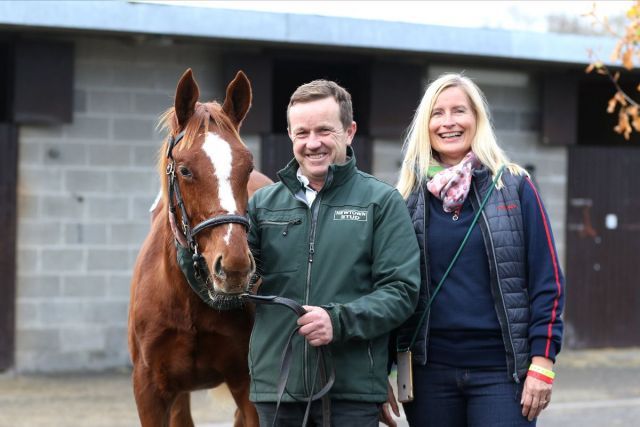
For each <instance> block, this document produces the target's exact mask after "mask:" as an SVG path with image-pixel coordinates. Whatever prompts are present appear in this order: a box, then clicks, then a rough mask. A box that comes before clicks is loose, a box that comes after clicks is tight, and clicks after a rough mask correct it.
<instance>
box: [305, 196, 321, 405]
mask: <svg viewBox="0 0 640 427" xmlns="http://www.w3.org/2000/svg"><path fill="white" fill-rule="evenodd" d="M321 198H322V196H321V194H318V195H317V196H316V199H315V200H314V201H313V203H312V204H311V206H310V207H309V215H310V216H311V228H310V230H309V258H308V259H307V283H306V286H305V289H304V304H305V305H308V304H309V291H310V289H311V265H312V264H313V254H314V253H315V241H316V225H317V224H318V212H319V211H320V199H321ZM308 356H309V343H308V342H307V341H306V340H305V341H304V358H303V371H304V376H303V384H304V389H305V393H307V394H308V393H309V390H310V384H309V371H308V366H307V358H308Z"/></svg>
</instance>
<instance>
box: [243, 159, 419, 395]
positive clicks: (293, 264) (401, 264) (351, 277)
mask: <svg viewBox="0 0 640 427" xmlns="http://www.w3.org/2000/svg"><path fill="white" fill-rule="evenodd" d="M349 155H350V156H351V157H350V159H349V160H348V161H347V162H346V163H345V164H342V165H331V166H330V167H329V170H328V174H327V179H326V181H325V185H324V187H323V188H322V190H321V191H320V192H319V193H318V195H317V197H316V200H315V201H314V202H313V204H312V205H311V207H309V206H307V204H306V203H305V202H304V201H302V200H300V197H301V196H300V195H301V194H302V191H303V187H302V184H301V183H300V182H299V181H298V179H297V177H296V171H297V169H298V163H297V162H296V161H295V159H294V160H292V161H291V162H290V163H289V164H288V165H287V166H286V167H285V168H284V169H283V170H281V171H280V172H279V173H278V176H279V177H280V179H281V182H278V183H275V184H272V185H270V186H268V187H265V188H263V189H260V190H259V191H258V192H256V193H255V194H254V196H253V197H252V198H251V200H250V201H249V219H250V222H251V229H250V232H249V244H250V246H251V250H252V252H253V254H254V256H255V257H256V263H257V265H258V271H259V273H260V275H261V276H262V285H261V286H260V289H259V294H260V295H278V296H283V297H287V298H291V299H293V300H295V301H297V302H299V303H300V304H303V305H315V306H321V307H323V308H324V309H326V310H327V311H328V313H329V315H330V318H331V322H332V326H333V341H332V342H331V343H330V344H328V345H329V348H330V350H331V353H332V357H331V359H332V360H331V361H330V365H332V366H333V367H334V368H335V373H336V379H335V383H334V385H333V387H332V389H331V391H330V393H329V394H330V397H331V398H332V399H342V400H354V401H361V402H384V401H386V399H387V351H388V347H387V342H388V333H389V331H391V330H392V329H394V328H396V327H398V326H399V325H400V324H401V323H402V322H403V321H404V320H406V319H407V318H408V317H409V316H410V315H411V314H412V313H413V311H414V309H415V306H416V303H417V298H418V290H419V286H420V262H419V249H418V244H417V240H416V235H415V233H414V231H413V226H412V224H411V219H410V218H409V214H408V212H407V208H406V204H405V202H404V200H403V199H402V197H401V196H400V194H399V193H398V192H397V191H396V190H395V189H394V188H393V187H391V186H389V185H388V184H386V183H383V182H381V181H379V180H378V179H376V178H374V177H373V176H371V175H368V174H366V173H363V172H361V171H359V170H357V169H356V167H355V158H354V156H353V151H352V150H351V148H349ZM296 194H298V196H297V197H296ZM295 326H296V317H295V315H294V314H293V313H292V312H291V311H289V310H288V309H286V308H284V307H279V306H272V305H258V306H256V318H255V324H254V327H253V332H252V335H251V342H250V348H249V369H250V373H251V394H250V397H251V400H252V401H254V402H275V401H276V400H277V393H276V389H277V381H278V378H279V375H280V361H281V354H282V352H283V350H284V348H285V345H286V340H287V337H288V336H289V334H290V332H291V331H292V330H293V328H295ZM315 357H316V352H315V349H313V347H311V346H310V345H309V344H307V343H306V341H305V340H304V338H303V337H302V336H299V335H297V336H296V337H295V338H294V340H293V356H292V363H291V372H290V375H289V382H288V385H287V389H286V390H287V392H286V393H285V394H284V396H283V401H295V399H301V398H303V397H305V396H307V395H308V394H309V391H310V388H311V384H310V382H311V381H312V380H313V378H314V370H315ZM318 390H319V386H317V385H316V387H315V392H317V391H318Z"/></svg>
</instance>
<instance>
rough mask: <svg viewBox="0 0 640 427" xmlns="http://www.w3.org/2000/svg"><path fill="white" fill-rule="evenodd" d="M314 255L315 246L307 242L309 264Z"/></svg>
mask: <svg viewBox="0 0 640 427" xmlns="http://www.w3.org/2000/svg"><path fill="white" fill-rule="evenodd" d="M314 253H315V244H314V243H313V242H309V262H313V254H314Z"/></svg>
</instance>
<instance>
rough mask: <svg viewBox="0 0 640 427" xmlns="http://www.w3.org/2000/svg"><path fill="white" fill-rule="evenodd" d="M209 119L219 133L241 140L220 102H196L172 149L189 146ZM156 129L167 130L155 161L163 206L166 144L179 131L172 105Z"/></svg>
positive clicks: (204, 127) (178, 149)
mask: <svg viewBox="0 0 640 427" xmlns="http://www.w3.org/2000/svg"><path fill="white" fill-rule="evenodd" d="M211 120H213V122H214V123H215V125H216V126H217V127H218V129H220V132H221V133H223V134H227V133H231V134H232V135H233V136H234V137H236V138H237V140H238V141H240V142H242V139H241V138H240V134H239V133H238V130H237V129H236V127H235V126H234V125H233V123H232V122H231V120H230V119H229V117H227V115H226V114H225V113H224V112H223V111H222V107H221V106H220V104H218V103H217V102H205V103H201V102H196V106H195V109H194V112H193V115H192V116H191V118H190V119H189V121H188V122H187V125H186V126H185V128H184V131H185V135H184V138H183V139H182V141H180V143H179V144H178V145H176V146H175V147H174V148H173V151H180V150H182V149H185V148H186V149H188V148H190V147H191V145H192V144H193V141H195V140H196V137H197V136H198V135H199V133H201V132H202V133H204V132H207V131H208V129H209V123H210V121H211ZM158 129H161V130H165V131H166V132H167V136H166V138H165V139H164V141H163V143H162V147H161V148H160V151H159V152H158V162H157V165H158V166H157V167H158V173H159V175H160V182H161V184H162V200H164V201H165V206H167V204H166V202H167V200H166V199H167V180H166V177H165V171H166V169H167V163H168V159H167V145H168V143H169V138H170V137H172V136H176V135H178V133H180V131H181V129H180V125H179V124H178V118H177V117H176V112H175V108H174V107H171V108H169V109H168V110H167V111H165V112H164V113H162V115H161V116H160V119H159V120H158Z"/></svg>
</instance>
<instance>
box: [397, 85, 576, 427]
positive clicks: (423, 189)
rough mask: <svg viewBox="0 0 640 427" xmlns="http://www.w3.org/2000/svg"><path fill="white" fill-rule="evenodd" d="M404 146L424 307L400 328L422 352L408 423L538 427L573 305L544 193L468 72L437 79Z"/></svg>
mask: <svg viewBox="0 0 640 427" xmlns="http://www.w3.org/2000/svg"><path fill="white" fill-rule="evenodd" d="M404 150H405V158H404V161H403V164H402V169H401V171H400V180H399V182H398V190H399V191H400V193H401V194H402V195H403V197H404V198H405V199H406V200H407V205H408V207H409V210H410V213H411V216H412V219H413V222H414V228H415V231H416V234H417V238H418V242H419V244H420V249H421V251H422V258H421V259H422V266H421V267H422V287H421V291H420V292H421V293H420V301H419V304H418V308H417V309H416V312H415V313H414V315H413V316H412V317H411V318H410V319H409V320H408V321H407V322H406V323H405V324H404V325H403V326H402V327H401V328H399V329H398V331H397V347H398V349H400V350H402V349H409V348H410V349H411V351H412V360H413V383H414V396H415V397H414V400H413V401H412V402H410V403H405V404H404V408H405V412H406V414H407V419H408V421H409V423H410V425H412V426H421V427H422V426H438V427H446V426H467V425H474V426H492V427H494V426H500V425H509V426H513V425H535V422H536V417H537V416H538V415H539V414H540V412H541V411H542V410H543V409H544V408H546V407H547V406H548V405H549V401H550V398H551V390H552V383H553V377H554V376H555V374H554V373H553V372H552V371H553V364H554V362H555V358H556V355H557V354H558V352H559V351H560V346H561V341H562V319H561V316H560V315H561V313H562V308H563V301H564V289H563V287H564V278H563V276H562V272H561V271H560V267H559V263H558V259H557V256H556V250H555V244H554V241H553V236H552V234H551V229H550V227H549V219H548V216H547V214H546V211H545V209H544V207H543V205H542V202H541V199H540V197H539V195H538V192H537V190H536V188H535V186H534V185H533V183H532V182H531V180H530V179H529V176H528V174H527V173H526V171H524V170H523V169H522V168H521V167H520V166H518V165H516V164H514V163H510V162H509V160H508V159H507V157H506V155H505V154H504V152H503V151H502V150H501V149H500V147H499V146H498V144H497V142H496V138H495V135H494V132H493V129H492V127H491V123H490V121H489V116H488V108H487V106H486V101H485V98H484V95H483V94H482V92H481V91H480V89H479V88H478V87H477V86H476V85H475V84H474V83H473V82H472V81H471V80H470V79H468V78H467V77H464V76H462V75H459V74H445V75H443V76H441V77H440V78H438V79H437V80H436V81H434V82H433V83H432V84H431V85H429V87H428V88H427V91H426V93H425V95H424V97H423V98H422V101H421V103H420V106H419V108H418V110H417V112H416V114H415V117H414V119H413V122H412V124H411V127H410V129H409V132H408V136H407V139H406V142H405V147H404ZM503 166H504V167H503ZM494 185H495V188H494V190H491V187H493V186H494ZM485 198H486V199H487V200H486V204H485V205H484V207H483V208H482V212H481V215H479V216H478V218H477V219H476V221H477V223H476V224H475V226H473V228H471V225H472V223H473V222H474V218H475V216H476V212H477V211H478V210H479V208H480V207H481V206H482V203H483V201H484V199H485ZM469 229H471V231H470V234H469V237H468V239H467V240H466V242H465V245H464V247H463V249H462V251H461V252H460V255H459V257H458V258H457V260H456V262H455V263H454V264H453V266H452V267H451V270H450V272H449V273H448V276H446V278H445V280H444V281H443V282H442V285H441V287H440V288H439V289H438V291H436V287H437V285H438V284H439V282H440V281H441V279H442V278H443V275H444V274H445V271H446V270H447V269H448V268H449V266H450V264H451V261H452V259H453V258H454V255H455V254H456V252H457V251H458V249H459V248H460V245H461V243H462V241H463V240H465V235H466V234H467V232H468V230H469ZM434 292H437V293H436V294H435V297H434V298H433V301H432V303H431V305H430V308H429V309H427V306H428V304H429V299H430V298H431V297H433V296H434ZM421 319H422V321H421Z"/></svg>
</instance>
